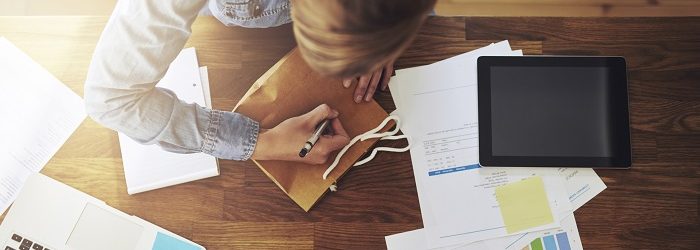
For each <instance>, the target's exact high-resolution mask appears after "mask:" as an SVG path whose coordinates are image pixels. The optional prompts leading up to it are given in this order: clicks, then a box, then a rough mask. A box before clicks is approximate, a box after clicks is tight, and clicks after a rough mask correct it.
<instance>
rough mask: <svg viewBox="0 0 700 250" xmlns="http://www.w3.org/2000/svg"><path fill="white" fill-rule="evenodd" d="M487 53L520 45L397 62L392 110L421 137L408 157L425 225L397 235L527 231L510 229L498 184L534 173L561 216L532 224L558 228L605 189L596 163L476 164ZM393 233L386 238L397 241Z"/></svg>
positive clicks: (475, 239) (497, 236)
mask: <svg viewBox="0 0 700 250" xmlns="http://www.w3.org/2000/svg"><path fill="white" fill-rule="evenodd" d="M482 55H502V56H503V55H506V56H508V55H510V56H519V55H522V52H521V51H511V49H510V46H509V44H508V43H507V41H504V42H500V43H497V44H492V45H490V46H487V47H484V48H481V49H478V50H475V51H472V52H468V53H465V54H461V55H458V56H455V57H453V58H449V59H446V60H443V61H440V62H437V63H434V64H431V65H426V66H421V67H416V68H410V69H404V70H399V71H397V75H396V77H394V78H392V80H391V83H390V88H391V92H392V96H393V97H394V102H395V104H396V107H397V110H396V111H395V112H394V114H398V115H399V116H400V117H401V118H402V120H403V121H404V124H403V126H402V130H403V132H404V133H405V134H407V135H410V136H411V137H412V139H413V141H414V143H415V144H414V145H417V146H415V147H413V148H412V149H411V159H412V163H413V169H414V175H415V178H416V187H417V189H418V196H419V201H420V207H421V214H422V217H423V224H424V226H425V229H420V230H415V231H411V232H406V233H402V234H400V235H397V236H401V237H395V238H396V239H408V238H410V239H411V240H412V241H420V242H424V243H425V246H426V247H425V248H422V249H442V248H441V247H447V246H452V247H455V246H470V247H473V246H474V245H482V244H485V242H490V241H494V242H497V241H502V242H503V241H507V240H509V239H513V237H519V236H522V235H525V234H524V233H519V234H514V235H512V236H507V235H509V233H508V232H506V230H505V225H504V223H503V218H502V216H501V214H500V211H499V207H498V202H497V201H496V199H495V197H494V189H495V187H498V186H501V185H504V184H507V183H512V182H514V181H518V180H522V179H525V178H528V177H531V176H541V177H542V179H543V180H544V182H545V189H546V191H547V195H548V198H549V199H550V201H549V202H550V207H551V208H552V210H553V213H554V214H553V215H554V218H555V222H556V223H553V224H552V225H548V226H543V227H538V228H530V229H528V230H526V231H528V232H536V231H537V232H542V231H543V230H545V231H546V230H549V229H548V228H552V227H557V228H558V227H559V225H560V222H561V223H564V220H562V219H564V218H568V217H573V216H571V215H572V211H573V210H574V208H578V207H580V206H581V205H583V204H584V203H585V202H586V201H588V200H590V199H591V198H593V197H594V196H595V195H596V194H598V193H599V192H601V191H602V190H603V189H605V185H604V184H603V183H602V181H600V178H599V177H598V176H597V175H595V172H593V170H591V169H553V168H523V169H517V168H480V167H479V165H478V117H477V99H476V98H477V92H476V83H477V76H476V59H477V58H478V56H482ZM412 235H418V236H417V238H412V237H411V236H412ZM576 236H577V235H576ZM390 239H391V237H387V246H390V245H392V244H399V243H400V242H396V241H391V242H390ZM470 243H471V244H470ZM493 244H496V243H493V242H491V243H490V245H493ZM418 245H420V244H418ZM398 249H401V248H398ZM447 249H451V248H447ZM475 249H478V248H475ZM482 249H484V248H482Z"/></svg>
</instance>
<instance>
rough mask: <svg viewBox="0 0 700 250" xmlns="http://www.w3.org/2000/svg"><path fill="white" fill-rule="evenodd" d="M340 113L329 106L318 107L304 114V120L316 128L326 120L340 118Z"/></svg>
mask: <svg viewBox="0 0 700 250" xmlns="http://www.w3.org/2000/svg"><path fill="white" fill-rule="evenodd" d="M338 115H339V113H338V111H337V110H334V109H332V108H331V107H330V106H328V104H325V103H324V104H321V105H318V107H316V108H315V109H314V110H311V112H309V113H306V114H304V115H303V116H304V120H306V121H307V122H308V124H310V125H311V126H312V127H316V125H318V124H319V123H321V122H322V121H323V120H326V119H334V118H336V117H338Z"/></svg>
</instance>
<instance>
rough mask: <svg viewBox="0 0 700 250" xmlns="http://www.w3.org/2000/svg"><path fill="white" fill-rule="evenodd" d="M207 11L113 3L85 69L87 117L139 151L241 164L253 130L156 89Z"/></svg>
mask: <svg viewBox="0 0 700 250" xmlns="http://www.w3.org/2000/svg"><path fill="white" fill-rule="evenodd" d="M205 3H206V1H205V0H198V1H191V0H176V1H159V0H122V1H119V3H118V4H117V8H115V11H114V13H113V14H112V17H111V18H110V20H109V21H108V23H107V25H106V26H105V29H104V31H103V32H102V35H101V36H100V40H99V42H98V43H97V47H96V48H95V52H94V54H93V58H92V62H91V63H90V67H89V69H88V75H87V79H86V81H85V95H84V96H85V103H86V111H87V113H88V114H89V115H90V117H91V118H93V119H94V120H95V121H97V122H98V123H100V124H102V125H104V126H106V127H109V128H111V129H114V130H117V131H119V132H120V133H123V134H125V135H127V136H129V137H130V138H132V139H134V140H136V141H138V142H140V143H143V144H156V145H159V146H161V147H162V148H163V149H165V150H168V151H172V152H177V153H197V152H204V153H207V154H211V155H213V156H215V157H218V158H223V159H233V160H246V159H248V158H250V156H251V154H252V153H253V151H254V148H255V144H256V142H257V135H258V130H259V126H258V123H257V122H255V121H253V120H251V119H249V118H248V117H245V116H243V115H240V114H236V113H232V112H224V111H217V110H212V109H209V108H205V107H202V106H199V105H197V104H195V103H186V102H184V101H182V100H180V99H179V98H178V97H177V96H176V95H175V94H174V93H173V92H172V91H170V90H168V89H163V88H158V87H156V84H157V83H158V82H159V81H160V80H161V78H162V77H163V75H164V74H165V72H166V71H167V69H168V66H169V65H170V62H172V61H173V60H174V59H175V57H176V56H177V55H178V53H179V52H180V50H182V48H183V46H184V45H185V42H186V41H187V39H188V38H189V36H190V34H191V28H190V27H191V25H192V22H193V21H194V19H195V18H196V17H197V13H198V12H199V10H201V9H202V7H203V6H204V4H205ZM120 5H121V6H120Z"/></svg>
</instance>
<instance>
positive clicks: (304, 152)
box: [299, 148, 309, 157]
mask: <svg viewBox="0 0 700 250" xmlns="http://www.w3.org/2000/svg"><path fill="white" fill-rule="evenodd" d="M307 153H309V151H307V150H306V149H305V148H303V149H301V151H299V157H304V156H306V154H307Z"/></svg>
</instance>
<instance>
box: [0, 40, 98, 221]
mask: <svg viewBox="0 0 700 250" xmlns="http://www.w3.org/2000/svg"><path fill="white" fill-rule="evenodd" d="M0 55H2V56H0V117H2V125H0V126H2V127H0V138H1V139H0V214H1V213H3V212H4V211H5V210H6V209H7V208H8V207H9V206H10V204H11V203H12V202H13V201H14V199H15V198H16V196H17V194H18V192H19V190H20V189H21V188H22V186H23V184H24V182H25V180H26V179H27V177H28V176H29V175H31V174H32V173H37V172H39V171H41V169H42V168H44V165H46V163H48V162H49V160H50V159H51V157H53V155H54V154H56V152H58V150H59V149H60V148H61V146H62V145H63V144H64V143H65V142H66V140H68V138H69V137H70V136H71V134H73V132H74V131H75V130H76V129H77V128H78V126H80V123H82V121H83V120H84V119H85V117H86V114H85V105H84V102H83V100H82V99H81V98H80V96H78V95H77V94H75V93H74V92H73V91H72V90H71V89H70V88H68V87H67V86H66V85H64V84H63V83H62V82H60V81H59V80H58V79H56V77H54V76H53V75H51V73H49V72H48V71H46V70H45V69H44V68H43V67H41V66H40V65H39V64H38V63H36V62H34V61H33V60H32V59H31V58H30V57H29V56H27V55H26V54H24V53H23V52H22V51H20V50H19V49H18V48H17V47H15V46H14V45H13V44H12V43H10V41H8V40H7V39H5V38H0Z"/></svg>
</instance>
